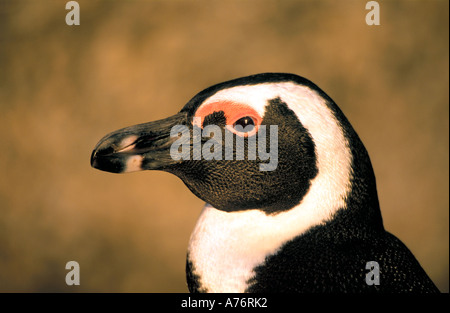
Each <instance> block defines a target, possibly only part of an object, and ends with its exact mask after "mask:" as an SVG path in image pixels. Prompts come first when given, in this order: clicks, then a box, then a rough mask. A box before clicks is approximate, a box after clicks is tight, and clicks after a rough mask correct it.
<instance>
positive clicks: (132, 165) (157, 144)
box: [91, 112, 187, 173]
mask: <svg viewBox="0 0 450 313" xmlns="http://www.w3.org/2000/svg"><path fill="white" fill-rule="evenodd" d="M177 125H187V115H186V113H185V112H180V113H178V114H175V115H173V116H171V117H169V118H166V119H163V120H159V121H155V122H149V123H144V124H139V125H135V126H130V127H126V128H122V129H119V130H117V131H114V132H112V133H110V134H108V135H106V136H105V137H103V138H102V139H101V140H100V141H99V143H98V144H97V146H96V147H95V148H94V151H92V155H91V166H92V167H94V168H96V169H99V170H102V171H106V172H111V173H125V172H135V171H142V170H159V169H164V168H165V167H168V166H170V165H173V164H176V163H179V162H180V161H177V160H174V159H173V158H172V157H171V155H170V147H171V145H172V143H173V142H174V141H176V140H177V138H178V137H177V136H174V137H171V136H170V133H171V130H172V128H173V127H174V126H177Z"/></svg>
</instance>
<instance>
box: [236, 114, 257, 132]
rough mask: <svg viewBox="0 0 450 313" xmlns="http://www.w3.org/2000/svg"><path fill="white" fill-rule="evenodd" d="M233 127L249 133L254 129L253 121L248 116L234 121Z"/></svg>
mask: <svg viewBox="0 0 450 313" xmlns="http://www.w3.org/2000/svg"><path fill="white" fill-rule="evenodd" d="M233 128H234V129H235V130H236V131H238V132H241V133H249V132H251V131H253V130H254V129H255V121H254V120H253V118H251V117H250V116H244V117H241V118H240V119H238V120H237V121H236V122H234V124H233Z"/></svg>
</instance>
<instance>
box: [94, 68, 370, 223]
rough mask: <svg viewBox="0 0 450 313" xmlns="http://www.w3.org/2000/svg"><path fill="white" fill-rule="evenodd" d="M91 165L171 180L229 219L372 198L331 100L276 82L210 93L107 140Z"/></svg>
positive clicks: (360, 155)
mask: <svg viewBox="0 0 450 313" xmlns="http://www.w3.org/2000/svg"><path fill="white" fill-rule="evenodd" d="M91 165H92V166H93V167H94V168H97V169H99V170H103V171H108V172H113V173H124V172H133V171H140V170H162V171H166V172H169V173H172V174H175V175H177V176H178V177H179V178H180V179H181V180H182V181H183V182H184V183H185V184H186V186H187V187H188V188H189V189H190V190H191V191H192V192H193V193H194V194H195V195H196V196H198V197H199V198H200V199H202V200H204V201H205V202H207V203H209V204H211V205H212V206H214V207H215V208H217V209H219V210H222V211H227V212H234V211H244V210H260V211H263V212H264V213H265V214H277V213H280V212H283V211H287V210H290V209H292V208H294V207H296V206H297V205H298V204H299V203H301V202H308V201H309V202H311V201H319V202H323V203H333V207H336V208H337V207H339V208H341V207H345V206H346V205H347V204H348V203H347V200H348V198H349V197H350V196H351V193H352V191H354V190H356V191H357V194H358V195H357V197H358V198H361V197H362V195H365V194H369V193H370V192H369V189H371V188H375V187H374V178H369V179H367V177H368V176H369V177H373V172H372V168H371V165H370V160H369V158H368V155H367V152H366V150H365V148H364V146H363V145H362V143H361V141H360V140H359V138H358V136H357V135H356V133H355V132H354V130H353V128H352V127H351V125H350V123H349V122H348V121H347V119H346V118H345V116H344V115H343V114H342V112H341V111H340V110H339V108H338V107H337V106H336V104H335V103H334V102H333V100H332V99H331V98H330V97H328V96H327V95H326V94H325V93H324V92H323V91H322V90H321V89H320V88H319V87H317V86H316V85H314V84H313V83H312V82H310V81H309V80H307V79H305V78H302V77H300V76H296V75H293V74H282V73H264V74H258V75H253V76H248V77H243V78H238V79H235V80H231V81H227V82H224V83H220V84H217V85H214V86H211V87H209V88H207V89H205V90H203V91H201V92H200V93H198V94H197V95H196V96H194V97H193V98H192V99H191V100H190V101H189V102H188V103H187V104H186V105H185V106H184V107H183V108H182V109H181V111H180V112H179V113H177V114H175V115H173V116H171V117H169V118H166V119H163V120H159V121H155V122H150V123H144V124H139V125H135V126H131V127H127V128H123V129H120V130H117V131H115V132H112V133H110V134H108V135H106V136H105V137H104V138H103V139H101V140H100V142H99V143H98V144H97V146H96V147H95V149H94V151H93V152H92V156H91ZM356 171H358V173H357V175H355V172H356ZM359 177H364V179H359ZM356 180H357V183H358V184H359V186H358V188H353V187H354V184H355V182H356ZM372 180H373V182H372ZM372 185H373V186H372ZM353 189H354V190H353ZM361 201H362V200H361ZM332 213H333V211H330V212H322V214H323V215H327V214H332Z"/></svg>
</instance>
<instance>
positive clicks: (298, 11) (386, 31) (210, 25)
mask: <svg viewBox="0 0 450 313" xmlns="http://www.w3.org/2000/svg"><path fill="white" fill-rule="evenodd" d="M366 2H367V1H256V0H248V1H238V0H233V1H229V0H227V1H225V0H224V1H134V0H133V1H92V0H90V1H87V0H80V1H78V3H79V4H80V8H81V25H80V26H67V25H66V24H65V16H66V14H67V13H68V11H66V10H65V4H66V1H61V0H60V1H50V0H41V1H12V0H11V1H4V0H1V1H0V147H1V152H0V172H1V175H0V291H7V292H9V291H21V292H35V291H40V292H47V291H61V292H72V291H85V292H108V291H114V292H130V291H136V292H186V291H187V288H186V284H185V274H184V266H185V253H186V247H187V243H188V240H189V235H190V232H191V230H192V229H193V227H194V224H195V222H196V219H197V217H198V215H199V213H200V209H201V207H202V206H203V202H202V201H201V200H199V199H197V198H196V197H195V196H194V195H192V194H191V193H190V192H189V190H188V189H187V188H186V187H185V186H184V185H183V183H182V182H181V181H180V180H178V178H176V177H175V176H172V175H170V174H167V173H160V172H142V173H133V174H125V175H115V174H109V173H104V172H100V171H97V170H94V169H92V168H91V167H90V165H89V158H90V153H91V151H92V149H93V148H94V146H95V144H96V143H97V141H98V140H99V139H100V138H101V137H102V136H103V135H105V134H106V133H108V132H110V131H112V130H116V129H118V128H121V127H124V126H129V125H132V124H137V123H141V122H146V121H151V120H156V119H160V118H163V117H167V116H169V115H172V114H174V113H176V112H177V111H178V110H179V109H180V108H181V107H182V106H183V105H184V104H185V103H186V102H187V101H188V100H189V99H190V98H191V97H192V96H194V95H195V93H197V92H198V91H200V90H202V89H203V88H205V87H208V86H210V85H212V84H214V83H218V82H221V81H224V80H228V79H232V78H236V77H239V76H244V75H249V74H254V73H259V72H268V71H277V72H292V73H296V74H299V75H302V76H305V77H307V78H309V79H311V80H312V81H313V82H315V83H316V84H318V85H319V86H320V87H321V88H322V89H323V90H325V92H327V93H328V94H329V95H330V96H331V97H332V98H333V99H334V100H335V101H336V102H337V104H338V105H339V106H340V107H341V108H342V110H343V111H344V113H345V114H346V115H347V117H348V118H349V120H350V121H351V122H352V124H353V126H354V127H355V129H356V130H357V132H358V133H359V135H360V137H361V138H362V140H363V142H364V143H365V145H366V147H367V149H368V151H369V154H370V155H371V158H372V162H373V165H374V169H375V174H376V176H377V182H378V191H379V197H380V202H381V209H382V214H383V217H384V223H385V227H386V229H387V230H389V231H390V232H392V233H394V234H395V235H396V236H398V237H399V238H400V239H401V240H402V241H404V242H405V244H406V245H407V246H408V247H409V248H410V249H411V251H412V252H413V253H414V254H415V256H416V257H417V258H418V260H419V261H420V263H421V264H422V265H423V267H424V268H425V270H426V271H427V272H428V274H429V275H430V276H431V278H432V279H433V281H434V282H435V283H436V284H437V286H438V287H439V288H440V290H441V291H444V292H448V277H449V274H448V268H449V264H448V256H449V251H448V248H449V228H448V225H449V215H448V213H449V201H448V200H449V191H448V188H449V186H448V183H449V171H448V165H449V154H448V149H449V146H448V143H449V137H448V135H449V128H448V126H449V125H448V120H449V119H448V117H449V115H448V114H449V112H448V109H449V92H448V84H449V62H448V61H449V50H448V49H449V48H448V44H449V40H448V38H449V37H448V31H449V30H448V27H449V8H448V1H446V0H443V1H436V0H434V1H379V3H380V8H381V25H380V26H370V27H369V26H367V25H366V23H365V16H366V14H367V13H368V11H367V10H366V9H365V4H366ZM71 260H75V261H77V262H79V264H80V267H81V285H80V286H78V287H69V286H67V285H66V284H65V275H66V273H67V272H68V271H67V270H65V264H66V262H68V261H71Z"/></svg>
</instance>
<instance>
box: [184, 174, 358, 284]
mask: <svg viewBox="0 0 450 313" xmlns="http://www.w3.org/2000/svg"><path fill="white" fill-rule="evenodd" d="M347 174H348V177H347V180H346V181H345V183H343V182H339V183H340V188H337V189H335V191H334V192H333V191H330V189H328V188H330V184H331V185H332V182H330V180H329V177H328V174H327V173H326V172H324V173H322V175H321V174H320V173H319V175H318V176H317V177H316V178H314V179H313V180H312V181H311V186H310V189H309V191H308V193H307V194H306V195H305V197H304V198H303V199H302V201H301V202H300V203H299V204H298V205H297V206H295V207H293V208H292V209H290V210H288V211H284V212H281V213H278V214H275V215H268V214H266V213H264V212H263V211H260V210H246V211H235V212H226V211H223V210H218V209H216V208H214V207H213V206H211V205H209V204H206V206H205V207H204V208H203V210H202V212H201V214H200V217H199V219H198V222H197V225H196V226H195V228H194V231H193V233H192V235H191V238H190V242H189V248H188V262H190V263H191V270H192V271H193V273H192V274H194V275H195V276H197V277H198V280H199V281H198V285H199V288H200V289H201V290H205V291H208V292H245V291H246V289H247V287H248V281H249V280H250V279H251V278H252V277H253V276H254V271H253V270H254V268H255V267H256V266H258V265H261V264H262V263H263V262H264V260H265V259H266V257H267V256H269V255H273V254H275V253H276V252H277V251H278V250H279V249H280V248H281V247H282V246H283V245H284V244H285V243H287V242H288V241H290V240H292V239H294V238H296V237H298V236H301V235H302V234H304V233H305V232H307V231H308V230H309V229H311V228H313V227H315V226H318V225H322V224H325V223H326V222H327V221H329V220H330V219H331V218H332V217H333V215H334V214H335V213H336V212H337V211H338V210H340V209H345V207H346V204H345V199H346V197H347V195H348V193H349V191H348V188H350V187H351V186H350V183H349V181H350V180H351V177H350V176H351V171H350V169H348V171H347ZM335 183H337V182H335ZM327 186H328V188H326V187H327ZM324 188H326V189H324ZM327 190H328V191H327ZM336 190H339V192H337V191H336Z"/></svg>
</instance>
